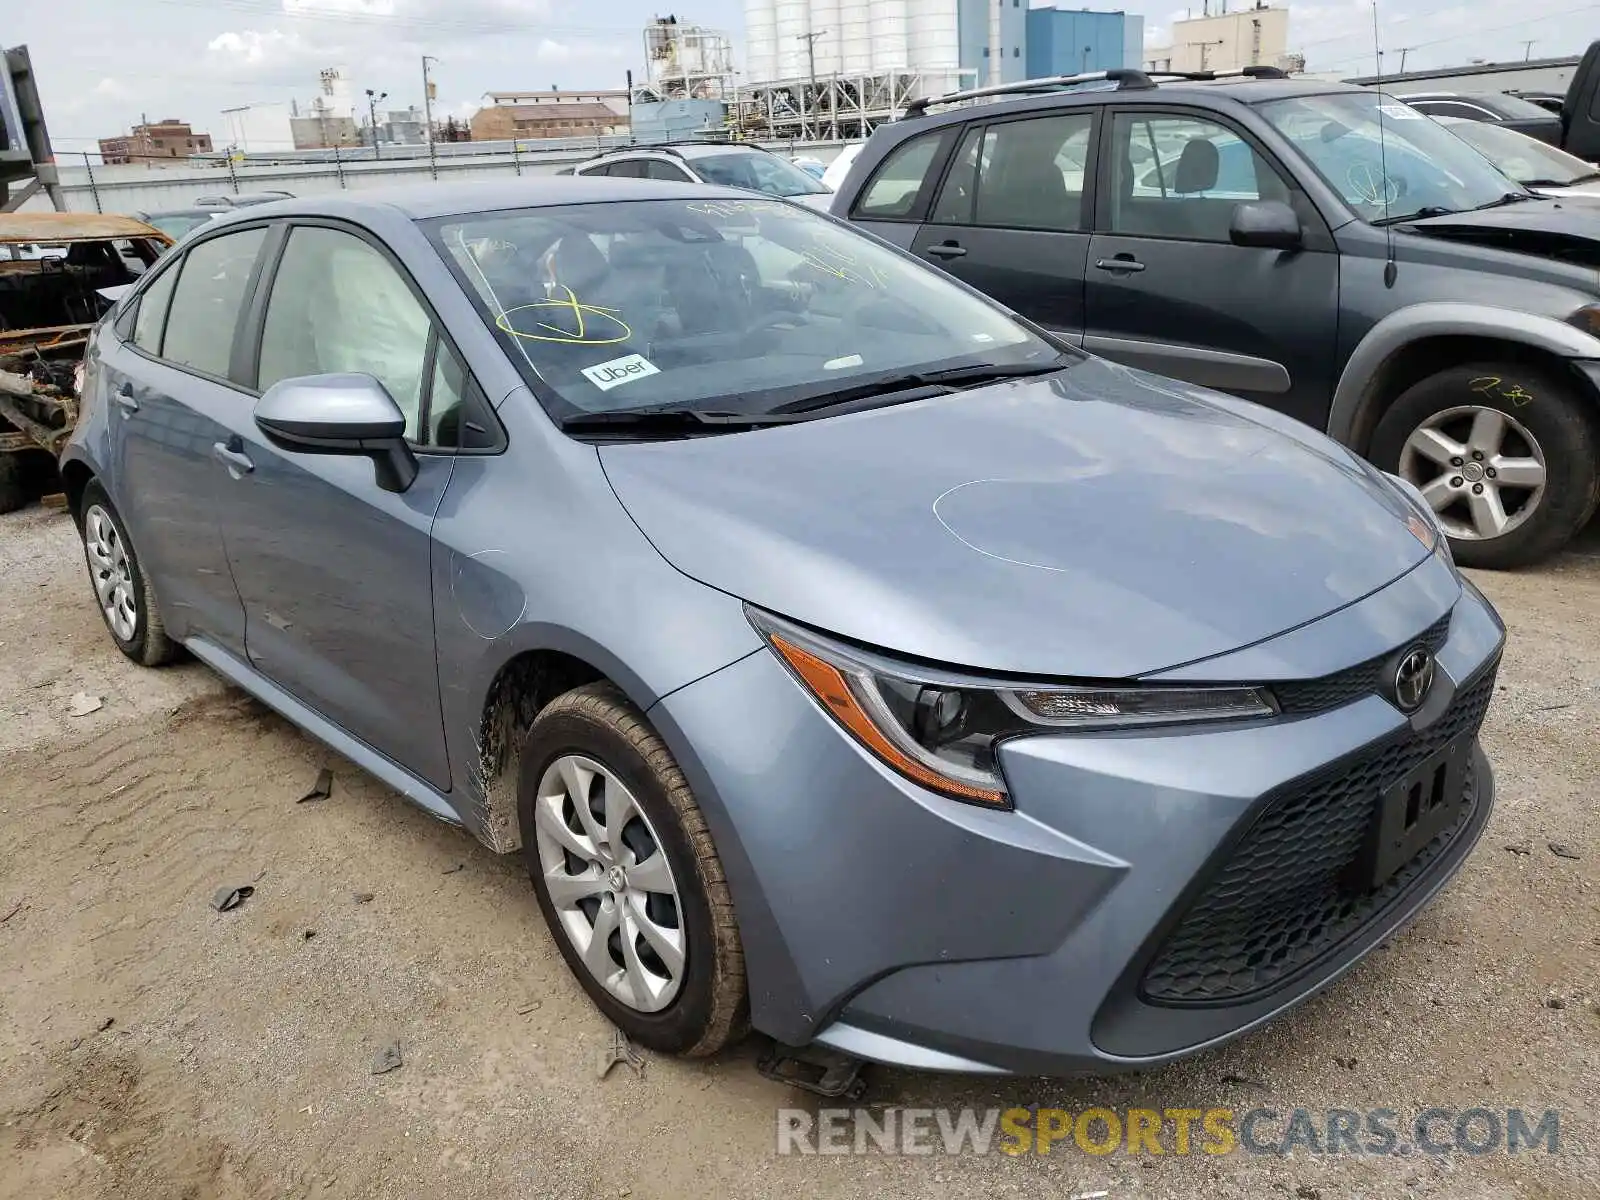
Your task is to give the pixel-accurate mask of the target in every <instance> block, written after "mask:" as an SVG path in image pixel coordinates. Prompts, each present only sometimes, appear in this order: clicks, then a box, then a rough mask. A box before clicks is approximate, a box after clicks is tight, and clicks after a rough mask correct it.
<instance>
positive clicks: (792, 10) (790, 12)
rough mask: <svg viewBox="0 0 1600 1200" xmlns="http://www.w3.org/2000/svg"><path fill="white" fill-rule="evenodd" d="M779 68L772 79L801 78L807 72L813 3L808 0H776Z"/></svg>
mask: <svg viewBox="0 0 1600 1200" xmlns="http://www.w3.org/2000/svg"><path fill="white" fill-rule="evenodd" d="M774 7H775V8H776V11H777V15H778V19H777V30H776V33H777V43H778V44H777V51H778V69H777V70H776V71H775V72H773V74H772V75H771V76H770V77H769V78H772V79H800V78H802V77H803V76H804V75H805V73H806V43H805V35H806V34H807V33H809V32H811V5H810V4H809V3H807V0H775V5H774Z"/></svg>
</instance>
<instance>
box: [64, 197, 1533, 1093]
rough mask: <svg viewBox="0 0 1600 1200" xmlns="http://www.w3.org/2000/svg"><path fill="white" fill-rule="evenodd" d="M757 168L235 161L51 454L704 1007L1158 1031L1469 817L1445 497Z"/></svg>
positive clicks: (159, 628)
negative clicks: (243, 164)
mask: <svg viewBox="0 0 1600 1200" xmlns="http://www.w3.org/2000/svg"><path fill="white" fill-rule="evenodd" d="M1072 341H1073V338H1072V337H1071V336H1070V335H1065V334H1061V333H1050V332H1047V331H1044V330H1042V329H1040V328H1038V327H1035V326H1033V325H1030V324H1029V323H1027V322H1026V321H1023V320H1020V319H1019V318H1017V317H1016V316H1015V315H1013V314H1012V313H1010V312H1008V311H1006V310H1005V309H1004V308H1002V307H1000V306H998V305H996V304H995V303H993V302H991V301H989V300H986V299H984V298H983V297H982V296H980V295H978V294H977V293H976V292H973V291H971V290H969V289H967V288H966V287H965V286H963V285H962V284H959V283H957V282H954V281H953V280H952V279H950V278H949V277H948V276H946V275H943V274H940V273H938V272H936V271H934V270H932V269H930V268H927V267H925V266H923V265H921V264H919V263H918V262H916V261H915V260H913V259H911V258H909V257H907V256H906V255H904V254H902V253H900V252H898V251H896V250H894V249H892V248H890V247H887V246H885V245H883V244H882V243H880V242H878V241H876V240H874V239H872V238H870V237H868V236H865V235H863V234H861V233H858V232H856V231H854V230H852V229H850V228H849V227H847V226H844V225H842V224H840V223H837V222H835V221H833V220H832V219H830V218H828V217H825V216H822V215H819V214H816V213H813V212H810V211H808V210H805V209H802V208H800V207H797V206H795V205H792V204H789V203H786V202H784V201H781V200H770V199H766V198H752V197H751V196H750V195H749V194H748V193H736V192H731V191H726V190H721V189H716V188H712V187H707V186H701V185H674V184H665V183H648V182H641V181H618V180H611V181H606V180H582V179H563V180H555V179H551V180H545V181H530V180H523V181H520V182H518V183H517V184H515V185H505V186H501V185H493V186H473V187H467V188H464V189H458V188H454V187H447V186H438V187H434V188H431V189H428V190H423V191H412V192H394V193H382V192H372V193H354V194H351V195H348V196H341V197H338V198H332V197H317V198H313V199H305V200H296V201H287V202H284V203H279V204H273V205H263V206H260V207H258V208H253V209H250V210H248V211H242V212H240V213H238V214H236V215H232V216H229V217H227V218H225V219H223V220H221V221H217V222H213V223H212V224H211V225H209V226H207V227H206V228H204V229H201V230H197V231H196V232H195V233H194V234H192V235H191V236H190V237H189V238H188V239H187V240H186V241H185V242H184V244H183V245H182V246H180V247H178V248H177V249H176V250H175V251H173V253H171V254H170V255H169V256H168V257H167V258H166V259H164V260H163V261H162V263H161V264H160V265H159V266H158V267H157V268H155V269H154V270H152V271H151V272H149V273H148V274H147V275H146V276H145V277H144V278H143V280H142V281H141V282H140V284H139V286H138V288H137V289H136V290H134V291H133V292H131V293H130V294H129V295H128V296H127V297H126V298H125V299H124V300H123V301H122V302H121V303H120V305H119V306H118V308H117V309H116V310H115V312H113V313H112V314H111V315H109V316H108V317H107V319H106V320H105V321H104V322H103V323H102V324H101V325H100V326H99V327H98V328H97V329H96V330H95V332H94V335H93V339H92V342H91V344H90V347H89V351H88V358H87V362H86V366H85V376H84V392H85V395H84V407H83V413H82V418H81V420H80V421H79V424H78V427H77V430H76V432H75V433H74V435H73V437H72V439H71V442H70V443H69V445H68V447H67V449H66V452H65V454H64V456H63V462H62V469H63V472H64V474H65V478H66V480H67V484H68V488H69V494H70V497H71V501H72V509H73V512H74V514H75V516H76V518H77V521H78V523H79V525H80V527H81V529H82V531H83V541H84V546H85V550H86V553H87V558H88V564H89V570H90V575H91V577H92V582H93V585H94V595H95V598H96V601H97V604H98V606H99V608H100V610H101V612H102V613H103V615H104V617H105V622H106V625H107V627H108V629H109V630H110V633H111V636H112V637H113V638H114V639H115V641H116V643H117V645H118V646H119V647H121V649H122V650H123V651H124V652H125V653H126V654H127V655H128V656H129V657H131V658H133V659H134V660H135V661H137V662H140V663H144V664H146V665H151V666H154V665H156V664H158V663H162V662H165V661H167V660H169V659H171V658H172V657H173V656H174V655H175V654H176V653H178V651H179V649H180V648H182V649H184V650H187V651H188V652H189V653H190V654H192V655H193V656H194V657H196V658H198V659H200V660H201V661H202V662H204V663H206V664H208V665H209V666H211V667H212V668H214V669H215V670H216V671H218V672H219V673H220V674H222V675H223V676H225V677H226V678H227V679H229V680H231V681H233V682H234V683H235V684H237V685H238V686H239V687H241V688H243V689H245V690H246V691H247V692H250V693H251V694H253V695H255V696H257V697H259V698H260V699H261V700H263V701H265V702H266V703H267V704H269V705H271V706H273V707H274V708H276V709H277V710H278V711H280V712H282V713H283V714H285V715H286V716H287V717H288V718H289V719H290V720H292V721H294V722H295V723H296V724H298V725H299V726H300V727H302V728H303V729H305V730H306V731H307V732H309V733H311V734H312V735H313V736H315V737H317V738H320V739H321V740H322V741H324V742H326V743H327V744H328V745H329V746H331V747H333V748H334V749H335V750H337V751H339V752H340V753H341V754H343V755H345V756H347V757H348V758H350V759H352V760H353V761H354V762H356V763H358V764H359V765H361V766H362V767H364V768H365V769H367V770H368V771H370V772H372V773H373V774H374V775H376V776H378V777H379V778H381V779H383V780H384V781H386V782H388V783H389V784H391V785H392V786H394V787H395V788H397V789H399V790H400V791H401V792H403V793H404V794H405V795H406V796H407V797H409V798H410V799H411V800H412V801H414V802H415V803H417V804H419V805H421V806H422V807H423V808H425V809H427V810H428V811H429V812H431V813H433V814H434V815H436V816H438V817H440V818H442V819H443V820H446V821H450V822H453V823H457V824H459V825H461V826H464V827H465V828H466V829H467V830H468V831H469V832H470V833H472V834H473V835H474V836H476V837H477V838H478V839H479V840H481V841H482V842H483V843H484V844H485V845H487V846H488V847H489V848H490V849H491V850H493V851H495V852H498V853H515V852H519V851H520V853H521V854H522V855H523V858H524V860H525V861H526V864H527V867H528V870H529V872H530V874H531V875H532V878H533V885H534V892H535V894H536V896H537V899H538V904H539V907H540V909H541V910H542V911H543V914H544V919H545V921H546V922H547V924H548V925H549V927H550V930H551V934H552V936H553V937H554V938H555V941H556V943H557V944H558V945H559V946H560V949H561V952H562V954H563V955H564V956H565V958H566V961H567V963H568V964H569V966H570V967H571V969H572V971H573V973H574V974H575V975H576V977H577V978H578V980H579V981H580V982H581V983H582V985H583V987H584V988H585V989H586V990H587V991H588V993H589V995H590V996H591V997H593V999H594V1002H595V1003H596V1004H597V1005H598V1006H599V1007H600V1008H601V1009H602V1010H603V1011H604V1013H605V1014H606V1016H607V1017H609V1018H610V1019H611V1020H613V1021H614V1022H615V1023H616V1024H617V1025H618V1026H620V1027H621V1028H622V1029H623V1030H624V1031H626V1032H627V1033H628V1034H629V1035H630V1036H632V1037H633V1038H635V1039H637V1040H638V1041H639V1042H642V1043H644V1044H646V1045H648V1046H651V1047H655V1048H657V1049H660V1050H665V1051H676V1052H681V1053H686V1054H707V1053H711V1052H713V1051H715V1050H717V1049H718V1048H719V1047H721V1046H723V1045H725V1044H727V1043H728V1042H729V1041H730V1040H731V1039H733V1038H735V1037H737V1036H738V1035H739V1034H740V1033H741V1032H742V1031H743V1030H745V1029H746V1028H747V1027H748V1026H751V1025H753V1026H754V1027H755V1028H756V1029H758V1030H760V1031H762V1032H764V1033H767V1034H770V1035H771V1036H772V1037H774V1038H776V1039H778V1040H779V1041H780V1042H782V1043H785V1044H788V1045H792V1046H807V1045H813V1044H818V1043H820V1044H821V1045H822V1046H825V1047H832V1048H834V1049H835V1050H837V1051H841V1052H846V1053H848V1054H850V1055H853V1056H856V1057H859V1058H865V1059H872V1060H878V1061H882V1062H889V1063H898V1064H905V1065H908V1066H913V1067H922V1068H933V1069H944V1070H956V1071H994V1072H1000V1071H1012V1072H1029V1073H1059V1072H1073V1071H1082V1070H1093V1071H1104V1070H1109V1069H1115V1068H1118V1067H1133V1066H1143V1065H1148V1064H1152V1063H1156V1062H1160V1061H1162V1060H1164V1059H1168V1058H1172V1057H1174V1056H1177V1055H1181V1054H1185V1053H1187V1052H1190V1051H1193V1050H1196V1049H1199V1048H1201V1047H1206V1046H1210V1045H1214V1044H1216V1043H1217V1042H1219V1041H1221V1040H1223V1039H1226V1038H1229V1037H1231V1036H1233V1035H1236V1034H1239V1033H1241V1032H1243V1031H1245V1030H1247V1029H1250V1028H1252V1027H1254V1026H1257V1025H1260V1024H1261V1023H1263V1022H1265V1021H1267V1020H1269V1019H1271V1018H1272V1017H1274V1016H1275V1015H1277V1014H1279V1013H1282V1012H1283V1011H1284V1010H1285V1009H1287V1008H1289V1007H1291V1006H1293V1005H1294V1004H1296V1003H1298V1002H1299V1001H1301V1000H1304V999H1305V998H1306V997H1307V996H1309V995H1311V994H1312V993H1314V992H1316V991H1317V990H1318V989H1320V988H1322V987H1324V986H1325V985H1327V984H1328V983H1329V982H1330V981H1331V980H1333V979H1334V978H1336V977H1337V976H1339V975H1340V974H1341V973H1342V972H1344V971H1345V970H1347V969H1348V968H1349V967H1351V966H1352V965H1353V964H1354V963H1355V962H1357V961H1358V960H1359V959H1360V958H1361V957H1362V956H1363V955H1365V954H1366V953H1367V952H1368V951H1369V950H1371V949H1372V948H1373V946H1375V945H1376V944H1377V943H1378V942H1379V941H1380V940H1382V939H1383V938H1385V937H1387V936H1388V935H1390V934H1391V933H1392V932H1393V931H1394V930H1395V929H1396V928H1397V927H1398V926H1400V925H1402V924H1403V923H1404V922H1405V921H1406V920H1407V919H1409V918H1410V917H1411V916H1412V915H1414V914H1415V913H1416V912H1417V910H1418V909H1419V908H1420V907H1421V906H1422V905H1423V904H1425V903H1426V902H1427V900H1428V899H1429V897H1431V896H1432V895H1433V894H1434V893H1435V892H1436V891H1437V890H1438V889H1439V888H1440V887H1441V886H1442V885H1443V884H1444V883H1445V881H1446V880H1448V879H1449V878H1450V877H1451V875H1452V874H1453V873H1454V872H1455V871H1456V870H1457V869H1458V868H1459V867H1460V866H1461V863H1462V861H1463V859H1464V858H1465V856H1466V855H1467V853H1468V852H1469V851H1470V850H1471V848H1472V846H1473V843H1474V842H1475V841H1476V840H1477V838H1478V835H1479V833H1480V832H1481V831H1482V829H1483V826H1484V824H1485V822H1486V821H1487V819H1488V816H1489V809H1490V804H1491V800H1492V791H1493V784H1492V778H1491V774H1490V769H1489V764H1488V762H1487V761H1486V760H1485V758H1484V755H1483V752H1482V750H1481V749H1480V748H1479V745H1478V740H1477V736H1478V729H1479V726H1480V724H1481V723H1482V720H1483V716H1484V711H1485V709H1486V707H1487V705H1488V703H1489V699H1490V695H1491V693H1492V691H1493V688H1494V676H1495V669H1496V666H1497V664H1498V661H1499V656H1500V652H1501V646H1502V643H1503V640H1504V629H1503V626H1502V625H1501V623H1500V621H1499V619H1498V617H1497V616H1496V614H1495V612H1494V611H1493V609H1492V608H1491V607H1490V606H1489V604H1488V603H1487V602H1486V601H1485V600H1484V598H1483V597H1482V595H1480V594H1479V593H1478V592H1477V590H1476V589H1474V588H1473V587H1472V585H1471V584H1470V583H1467V582H1466V581H1464V580H1463V579H1462V578H1461V577H1460V576H1459V575H1458V574H1457V572H1456V570H1455V568H1454V566H1453V564H1452V563H1451V561H1450V559H1449V557H1448V552H1447V550H1446V547H1445V539H1444V538H1443V537H1442V536H1441V535H1440V533H1439V530H1438V529H1437V528H1436V527H1435V525H1434V524H1433V518H1432V515H1431V512H1430V509H1429V508H1428V506H1427V504H1426V503H1424V502H1423V501H1422V500H1421V498H1420V497H1419V496H1417V495H1416V494H1415V493H1413V492H1410V491H1408V490H1406V489H1405V488H1404V487H1403V486H1402V485H1400V484H1397V483H1396V482H1395V481H1394V480H1392V479H1390V478H1387V477H1386V476H1384V475H1383V474H1381V473H1379V472H1378V471H1376V470H1374V469H1373V468H1371V467H1369V466H1367V465H1365V464H1364V463H1363V462H1362V461H1360V460H1359V459H1358V458H1356V457H1355V456H1353V455H1352V454H1350V453H1348V452H1347V451H1345V450H1343V449H1341V448H1340V447H1339V446H1337V445H1335V444H1333V443H1332V442H1330V441H1328V440H1327V439H1326V438H1323V437H1322V436H1320V435H1318V434H1317V433H1315V432H1313V431H1312V430H1310V429H1308V428H1306V427H1304V426H1301V425H1298V424H1295V423H1294V422H1292V421H1290V420H1288V419H1286V418H1284V417H1281V416H1277V415H1274V414H1273V413H1271V412H1268V411H1266V410H1264V409H1261V408H1257V407H1254V406H1252V405H1250V404H1246V403H1244V402H1241V401H1239V400H1235V399H1232V398H1229V397H1227V396H1221V395H1217V394H1214V393H1211V392H1206V391H1203V390H1200V389H1197V388H1194V387H1190V386H1188V385H1185V384H1180V383H1174V382H1172V381H1170V380H1166V379H1161V378H1158V377H1155V376H1152V375H1147V374H1142V373H1140V372H1137V371H1132V370H1128V369H1125V368H1123V367H1120V366H1115V365H1113V364H1111V363H1107V362H1103V361H1101V360H1099V359H1096V358H1093V357H1089V356H1086V355H1084V354H1082V353H1080V352H1078V351H1077V350H1076V349H1074V348H1073V346H1072Z"/></svg>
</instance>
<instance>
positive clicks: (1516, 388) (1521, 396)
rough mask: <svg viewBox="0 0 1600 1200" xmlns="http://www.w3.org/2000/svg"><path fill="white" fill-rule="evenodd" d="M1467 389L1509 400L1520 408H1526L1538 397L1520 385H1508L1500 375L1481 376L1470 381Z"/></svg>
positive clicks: (1482, 394) (1481, 394)
mask: <svg viewBox="0 0 1600 1200" xmlns="http://www.w3.org/2000/svg"><path fill="white" fill-rule="evenodd" d="M1467 387H1469V388H1471V389H1472V390H1473V391H1475V392H1477V393H1478V394H1479V395H1480V396H1496V395H1498V396H1499V397H1500V398H1501V399H1502V400H1509V401H1511V403H1512V404H1515V405H1516V406H1517V407H1518V408H1526V407H1527V406H1528V405H1529V404H1532V403H1533V401H1534V400H1536V399H1537V397H1536V396H1535V395H1534V394H1533V393H1532V392H1530V391H1528V390H1527V389H1526V388H1525V387H1523V386H1522V385H1521V384H1520V383H1513V384H1509V385H1508V384H1506V383H1505V381H1504V380H1502V379H1501V378H1500V376H1498V375H1480V376H1478V378H1476V379H1473V380H1470V381H1469V382H1468V383H1467Z"/></svg>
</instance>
